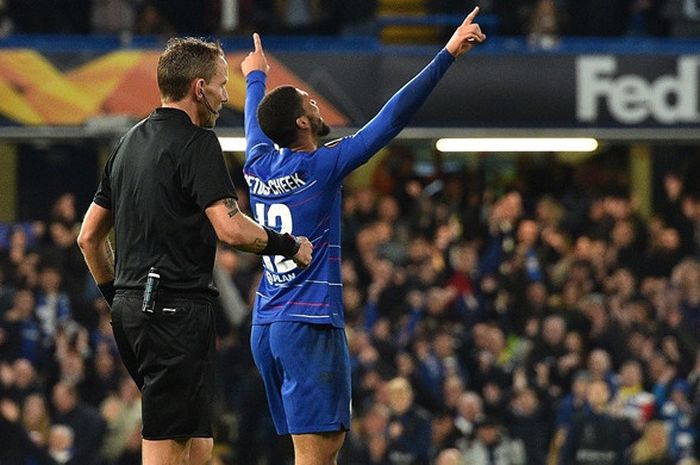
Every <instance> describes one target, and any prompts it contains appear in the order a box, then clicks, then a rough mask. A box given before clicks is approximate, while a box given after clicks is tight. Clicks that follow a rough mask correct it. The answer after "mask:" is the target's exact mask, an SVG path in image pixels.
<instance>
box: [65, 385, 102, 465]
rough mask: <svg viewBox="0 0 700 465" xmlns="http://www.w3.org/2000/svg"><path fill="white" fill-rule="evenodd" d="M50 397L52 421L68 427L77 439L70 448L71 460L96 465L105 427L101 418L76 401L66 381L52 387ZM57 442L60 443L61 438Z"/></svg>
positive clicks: (76, 398)
mask: <svg viewBox="0 0 700 465" xmlns="http://www.w3.org/2000/svg"><path fill="white" fill-rule="evenodd" d="M52 399H53V406H54V409H55V411H56V418H55V422H56V423H58V424H62V425H65V426H67V427H70V428H71V429H72V431H73V433H74V435H73V437H74V438H80V441H79V442H78V443H76V444H75V447H74V448H73V456H72V457H73V458H74V460H75V463H76V464H84V465H97V464H98V463H99V459H100V447H101V445H102V438H103V435H104V430H105V424H104V420H102V418H100V415H99V413H98V412H97V411H96V410H95V409H94V408H92V407H90V406H89V405H87V404H85V403H84V402H83V401H81V400H80V398H79V397H78V390H77V389H76V387H75V386H73V385H72V384H70V383H69V382H66V381H60V382H58V383H57V384H56V385H55V386H54V387H53V397H52ZM61 444H64V443H63V441H62V442H61Z"/></svg>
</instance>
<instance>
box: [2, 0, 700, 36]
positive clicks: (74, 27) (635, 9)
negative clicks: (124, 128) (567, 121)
mask: <svg viewBox="0 0 700 465" xmlns="http://www.w3.org/2000/svg"><path fill="white" fill-rule="evenodd" d="M406 3H407V2H395V1H392V0H383V1H378V0H354V1H353V2H344V1H341V0H274V1H273V0H265V1H255V0H205V1H202V0H177V1H175V0H32V1H31V2H26V1H23V0H0V36H3V35H8V34H11V33H41V34H55V33H59V34H113V33H128V34H165V35H173V34H195V35H202V34H204V35H210V34H218V35H226V34H244V35H247V34H248V33H249V32H251V31H253V30H255V31H258V32H261V33H264V34H329V35H333V34H341V35H366V34H370V35H373V34H376V33H377V30H378V29H377V18H378V16H381V14H383V11H390V12H391V11H398V12H402V11H404V10H405V9H406V8H407V6H406ZM408 3H411V2H408ZM468 3H469V2H468ZM472 3H473V4H474V5H476V4H477V3H478V4H479V5H480V6H481V9H482V13H487V14H492V15H494V16H495V17H496V18H497V21H496V24H497V30H495V31H493V30H489V31H487V32H489V33H492V32H493V33H498V34H499V35H532V36H534V38H535V40H539V38H540V37H541V36H543V35H544V36H546V37H550V36H551V37H554V38H555V37H558V36H561V35H570V36H616V37H619V36H625V35H628V36H669V35H670V36H681V37H687V36H697V35H698V34H700V25H699V24H700V5H698V3H697V0H660V1H655V0H587V1H578V0H483V1H481V2H472ZM413 4H415V5H417V6H418V8H419V10H418V11H422V12H427V13H433V14H456V15H464V14H465V12H467V11H469V10H470V9H471V8H472V7H473V6H474V5H469V4H465V3H464V2H463V1H458V0H424V1H422V2H421V1H417V2H413V3H411V5H413ZM411 5H409V7H410V6H411ZM409 10H410V8H409ZM414 13H415V12H414ZM451 28H452V26H450V31H451V30H452V29H451Z"/></svg>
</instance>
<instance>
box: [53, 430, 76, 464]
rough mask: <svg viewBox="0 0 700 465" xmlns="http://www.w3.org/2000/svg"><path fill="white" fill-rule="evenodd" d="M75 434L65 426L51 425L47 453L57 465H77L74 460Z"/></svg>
mask: <svg viewBox="0 0 700 465" xmlns="http://www.w3.org/2000/svg"><path fill="white" fill-rule="evenodd" d="M74 443H75V434H74V433H73V430H72V429H71V428H70V427H68V426H66V425H53V426H52V427H51V431H50V432H49V447H48V453H49V455H50V456H51V458H52V459H54V460H55V461H56V463H58V464H59V465H67V464H77V463H79V462H76V461H75V460H74V459H75V457H74V450H75V449H74Z"/></svg>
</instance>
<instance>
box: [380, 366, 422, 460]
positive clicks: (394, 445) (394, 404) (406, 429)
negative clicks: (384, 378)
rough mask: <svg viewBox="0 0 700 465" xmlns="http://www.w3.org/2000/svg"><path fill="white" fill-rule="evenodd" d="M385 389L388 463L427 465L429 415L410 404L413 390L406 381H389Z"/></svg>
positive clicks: (397, 379)
mask: <svg viewBox="0 0 700 465" xmlns="http://www.w3.org/2000/svg"><path fill="white" fill-rule="evenodd" d="M386 390H387V401H388V404H389V409H390V410H391V416H390V417H389V423H388V426H387V451H386V456H387V458H388V461H389V464H391V465H399V464H410V465H428V463H429V458H430V456H429V454H430V441H431V426H430V421H431V418H430V414H429V413H428V412H427V411H425V410H424V409H422V408H421V407H418V406H416V405H415V404H414V403H413V389H412V388H411V385H410V384H409V382H408V381H407V380H406V379H405V378H394V379H392V380H391V381H389V382H388V383H387V386H386Z"/></svg>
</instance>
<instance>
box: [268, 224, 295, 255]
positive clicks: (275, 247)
mask: <svg viewBox="0 0 700 465" xmlns="http://www.w3.org/2000/svg"><path fill="white" fill-rule="evenodd" d="M263 228H264V229H265V232H266V233H267V245H266V246H265V248H264V249H263V250H262V251H261V252H260V255H282V256H283V257H286V258H292V257H293V256H295V255H296V254H297V252H298V251H299V247H300V246H301V242H299V240H298V239H297V238H296V237H294V236H292V235H291V234H289V233H284V234H280V233H278V232H276V231H273V230H272V229H270V228H268V227H265V226H263Z"/></svg>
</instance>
